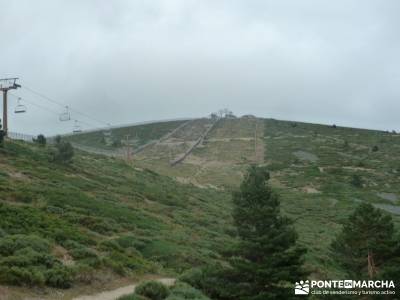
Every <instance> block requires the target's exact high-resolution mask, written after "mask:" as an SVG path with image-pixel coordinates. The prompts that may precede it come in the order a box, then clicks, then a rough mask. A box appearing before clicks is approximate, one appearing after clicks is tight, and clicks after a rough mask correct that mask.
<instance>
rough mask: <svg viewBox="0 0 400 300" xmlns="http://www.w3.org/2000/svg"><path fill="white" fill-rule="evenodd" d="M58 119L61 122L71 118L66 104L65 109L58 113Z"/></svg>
mask: <svg viewBox="0 0 400 300" xmlns="http://www.w3.org/2000/svg"><path fill="white" fill-rule="evenodd" d="M59 119H60V121H61V122H65V121H69V120H71V114H70V112H69V108H68V106H66V107H65V111H64V112H62V113H61V114H60V117H59Z"/></svg>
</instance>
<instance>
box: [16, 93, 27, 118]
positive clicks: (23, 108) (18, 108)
mask: <svg viewBox="0 0 400 300" xmlns="http://www.w3.org/2000/svg"><path fill="white" fill-rule="evenodd" d="M25 112H26V106H25V105H23V104H21V97H19V98H18V100H17V106H16V107H15V110H14V113H16V114H21V113H25Z"/></svg>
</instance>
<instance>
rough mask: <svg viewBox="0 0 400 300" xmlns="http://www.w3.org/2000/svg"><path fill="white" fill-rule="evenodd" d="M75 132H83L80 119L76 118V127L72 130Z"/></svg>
mask: <svg viewBox="0 0 400 300" xmlns="http://www.w3.org/2000/svg"><path fill="white" fill-rule="evenodd" d="M72 132H73V133H80V132H82V128H81V126H80V125H79V124H78V121H77V120H75V124H74V128H73V130H72Z"/></svg>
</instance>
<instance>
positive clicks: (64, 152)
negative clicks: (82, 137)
mask: <svg viewBox="0 0 400 300" xmlns="http://www.w3.org/2000/svg"><path fill="white" fill-rule="evenodd" d="M55 142H56V143H55V146H54V147H55V148H54V149H53V150H52V151H50V161H51V162H56V163H61V164H70V163H71V162H72V158H73V156H74V148H73V147H72V145H71V143H70V142H66V141H63V140H62V139H61V138H60V137H56V139H55Z"/></svg>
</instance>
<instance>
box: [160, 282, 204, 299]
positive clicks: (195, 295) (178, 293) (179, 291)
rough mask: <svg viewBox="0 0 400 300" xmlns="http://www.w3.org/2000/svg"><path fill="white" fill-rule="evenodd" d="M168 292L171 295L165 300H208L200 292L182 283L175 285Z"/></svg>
mask: <svg viewBox="0 0 400 300" xmlns="http://www.w3.org/2000/svg"><path fill="white" fill-rule="evenodd" d="M170 291H171V294H170V295H169V297H168V298H167V299H166V300H186V299H192V300H210V298H208V297H206V296H205V295H204V294H203V293H202V292H200V291H199V290H197V289H195V288H193V287H192V286H190V285H189V284H187V283H184V282H178V283H176V284H175V285H174V287H173V288H172V289H171V290H170Z"/></svg>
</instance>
